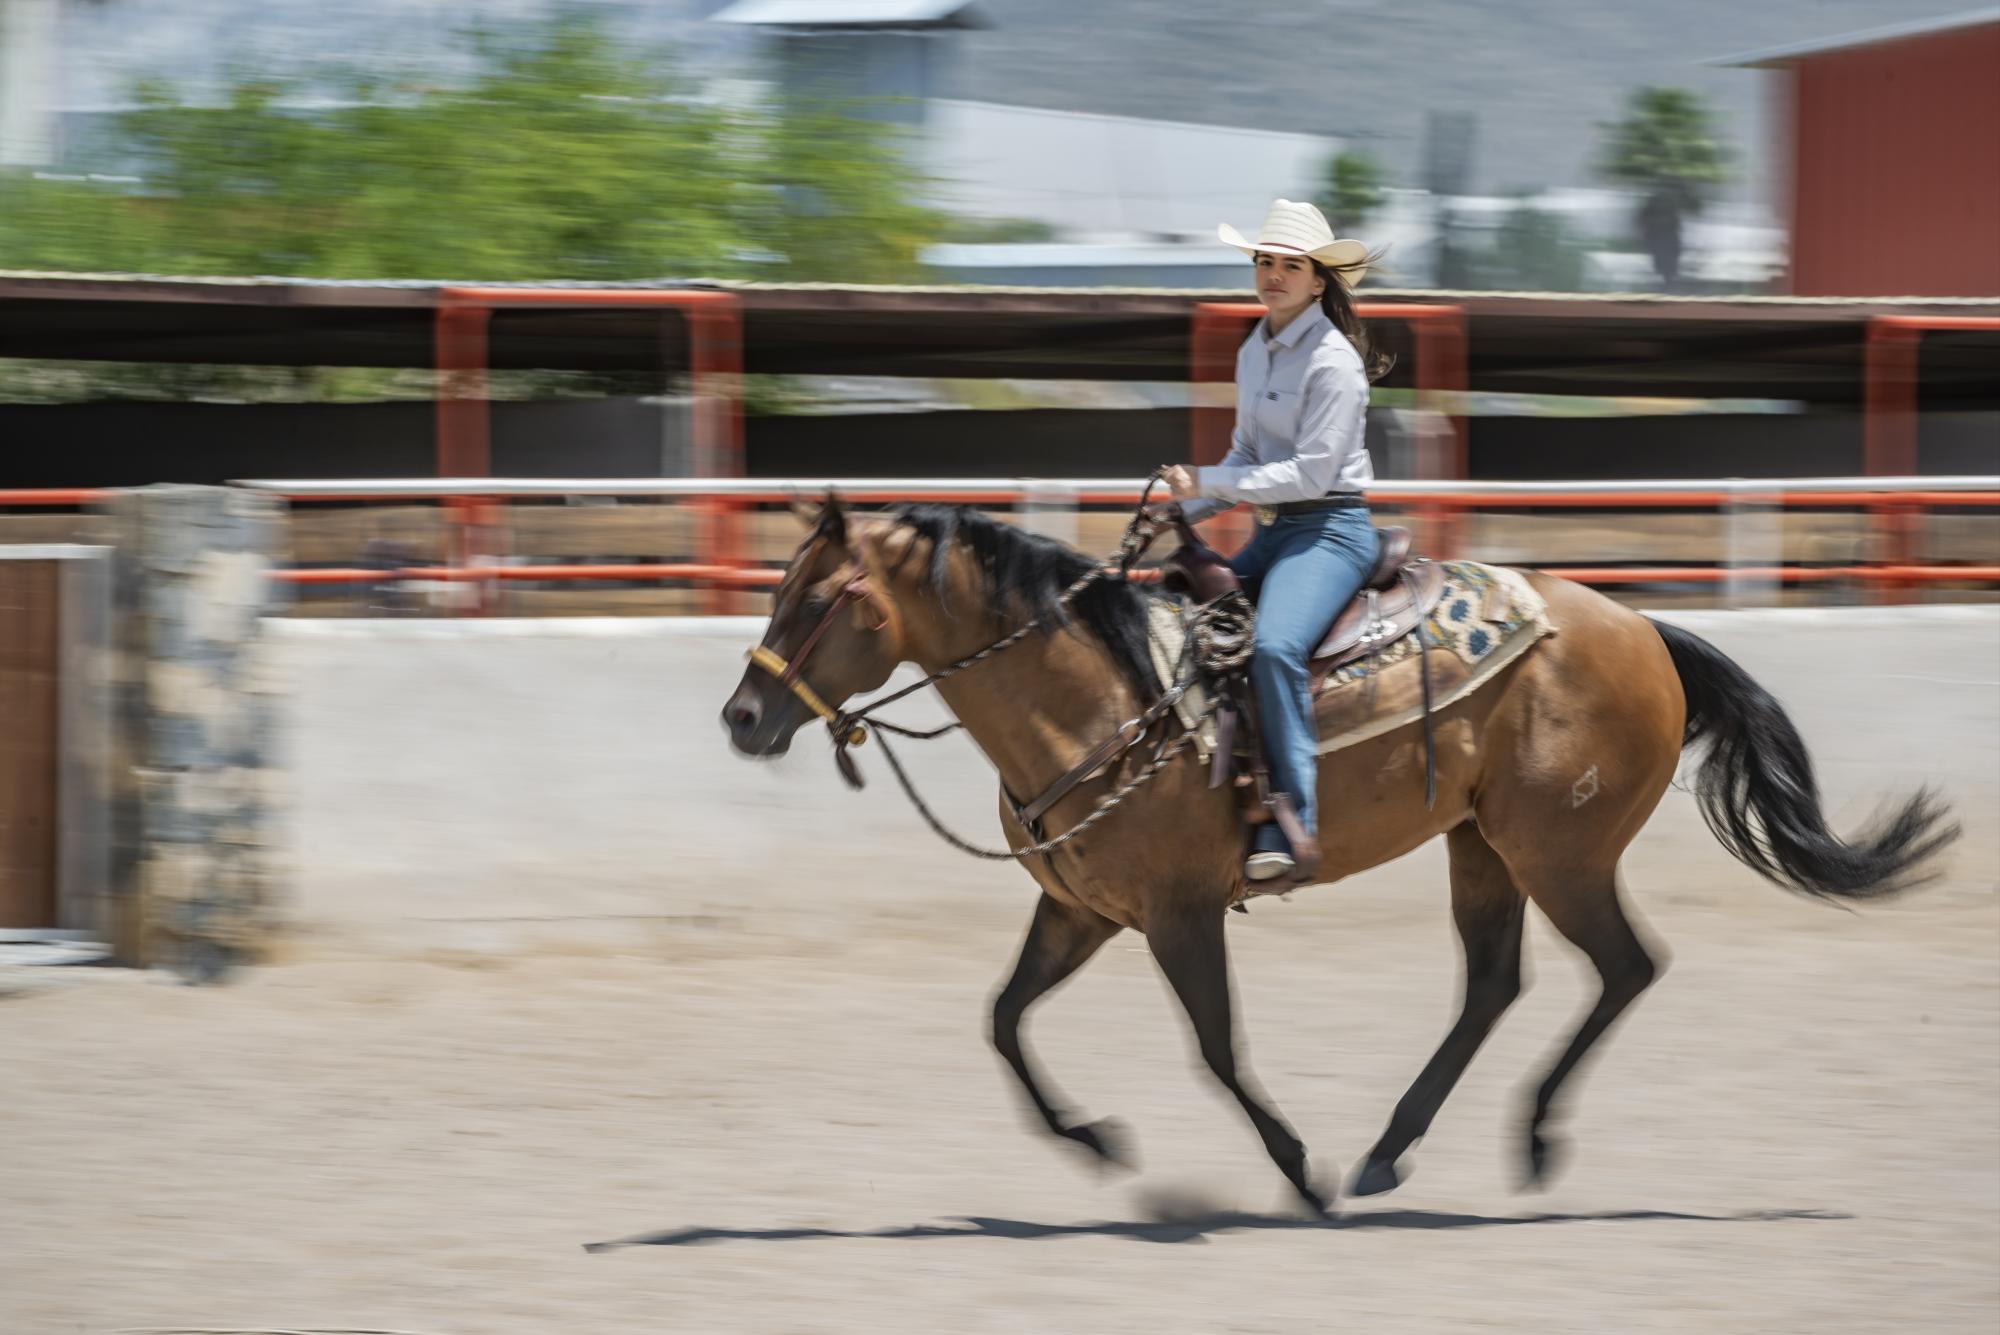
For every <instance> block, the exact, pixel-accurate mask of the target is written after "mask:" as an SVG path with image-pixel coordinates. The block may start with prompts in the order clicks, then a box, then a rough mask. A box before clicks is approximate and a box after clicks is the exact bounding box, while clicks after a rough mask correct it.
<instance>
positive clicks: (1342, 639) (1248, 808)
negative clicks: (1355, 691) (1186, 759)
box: [1162, 518, 1444, 909]
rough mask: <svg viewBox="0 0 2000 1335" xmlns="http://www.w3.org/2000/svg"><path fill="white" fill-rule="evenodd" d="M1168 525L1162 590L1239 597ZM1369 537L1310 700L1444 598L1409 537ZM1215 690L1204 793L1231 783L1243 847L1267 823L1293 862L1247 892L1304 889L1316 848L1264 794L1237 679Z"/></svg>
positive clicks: (1224, 569) (1387, 533)
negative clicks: (1217, 704)
mask: <svg viewBox="0 0 2000 1335" xmlns="http://www.w3.org/2000/svg"><path fill="white" fill-rule="evenodd" d="M1173 526H1174V528H1175V530H1176V532H1177V533H1178V534H1179V536H1180V543H1181V545H1180V548H1179V550H1177V551H1175V552H1174V553H1173V554H1172V555H1171V556H1169V557H1168V558H1167V559H1166V561H1165V562H1164V563H1163V566H1162V569H1163V574H1164V576H1165V581H1166V586H1167V587H1168V588H1169V589H1172V590H1175V591H1179V592H1184V593H1186V594H1188V595H1189V596H1190V597H1192V598H1194V599H1195V600H1196V601H1198V602H1202V603H1210V602H1213V601H1215V600H1216V599H1217V598H1221V597H1224V596H1226V595H1228V594H1232V593H1238V592H1240V591H1241V588H1242V586H1241V584H1240V582H1239V581H1238V580H1237V578H1236V572H1235V571H1233V570H1231V569H1230V568H1229V566H1228V564H1227V563H1226V562H1224V560H1223V559H1222V557H1221V556H1220V555H1218V554H1217V553H1216V551H1215V550H1214V549H1213V548H1211V547H1210V546H1209V545H1208V544H1207V543H1205V542H1203V541H1202V540H1201V538H1200V537H1199V536H1197V535H1196V534H1195V532H1194V529H1193V527H1192V526H1191V525H1189V524H1188V523H1186V522H1185V521H1183V520H1181V519H1179V518H1176V519H1174V520H1173ZM1376 532H1377V534H1378V540H1377V543H1376V552H1375V564H1374V566H1373V567H1372V568H1370V570H1369V572H1368V578H1367V579H1366V580H1364V581H1363V583H1362V586H1361V590H1360V591H1359V592H1358V593H1357V594H1355V596H1354V598H1353V600H1352V601H1350V602H1349V603H1348V605H1347V606H1346V607H1345V608H1343V609H1342V610H1341V612H1340V615H1339V616H1337V617H1335V618H1334V622H1333V625H1332V627H1331V628H1330V629H1329V630H1328V631H1327V633H1326V636H1325V637H1324V638H1323V639H1322V640H1321V641H1320V645H1319V648H1317V649H1315V650H1314V651H1313V655H1312V658H1311V660H1310V662H1309V663H1308V665H1307V671H1308V673H1309V674H1310V678H1311V681H1312V688H1313V690H1314V692H1315V693H1316V692H1317V691H1318V690H1319V688H1320V684H1321V683H1322V682H1323V681H1325V680H1326V678H1327V676H1328V675H1330V674H1331V673H1333V672H1334V671H1336V670H1338V669H1339V668H1341V667H1344V666H1345V665H1347V664H1349V663H1353V662H1356V661H1358V660H1360V659H1364V658H1366V657H1368V656H1369V655H1370V654H1374V653H1376V652H1379V651H1380V650H1382V649H1386V648H1387V647H1388V646H1389V645H1391V644H1393V643H1395V642H1396V641H1397V640H1399V639H1401V638H1402V637H1403V636H1405V635H1408V634H1410V633H1412V632H1413V631H1418V630H1419V627H1420V626H1421V625H1422V623H1423V620H1424V618H1426V617H1428V616H1429V615H1430V614H1431V611H1432V609H1434V608H1435V607H1436V606H1437V605H1438V602H1439V600H1440V599H1441V598H1442V597H1443V596H1444V568H1443V567H1442V566H1440V565H1438V564H1437V563H1436V562H1434V561H1430V560H1428V559H1425V558H1421V557H1419V558H1414V559H1413V558H1412V557H1411V555H1410V530H1408V529H1407V528H1401V527H1395V526H1391V527H1384V528H1379V529H1377V530H1376ZM1423 684H1424V802H1425V804H1426V805H1429V804H1430V803H1431V802H1432V801H1433V800H1434V798H1435V794H1436V784H1437V773H1436V759H1435V750H1434V745H1433V741H1432V736H1431V719H1430V674H1429V670H1428V667H1427V666H1426V669H1425V671H1424V674H1423ZM1220 685H1221V686H1222V689H1223V694H1224V696H1225V704H1224V707H1223V708H1222V709H1221V710H1219V711H1218V714H1217V745H1216V752H1215V756H1214V761H1213V766H1212V770H1211V776H1210V780H1209V783H1210V786H1211V787H1217V786H1220V785H1221V784H1222V783H1224V782H1228V781H1231V780H1232V779H1233V781H1234V786H1235V787H1236V789H1237V793H1238V798H1239V802H1240V803H1241V810H1242V815H1243V820H1244V829H1245V836H1246V840H1247V837H1248V831H1249V828H1250V827H1251V826H1253V825H1256V824H1260V823H1262V822H1264V821H1267V820H1275V821H1277V822H1278V824H1279V825H1280V826H1281V827H1283V828H1284V830H1285V836H1286V839H1287V840H1288V841H1289V842H1290V844H1291V846H1292V850H1293V855H1294V857H1295V859H1296V860H1297V867H1296V869H1295V871H1294V873H1293V876H1292V878H1291V879H1290V880H1289V881H1277V882H1263V883H1259V884H1258V885H1257V886H1256V887H1253V888H1252V889H1251V891H1250V893H1252V894H1268V893H1274V892H1282V891H1284V890H1285V889H1287V888H1289V887H1290V886H1294V885H1300V884H1305V883H1306V882H1308V881H1309V880H1310V879H1311V878H1312V876H1313V875H1314V874H1315V872H1316V869H1317V866H1318V863H1319V848H1318V845H1317V844H1316V843H1315V842H1314V841H1313V840H1312V838H1311V836H1310V835H1308V834H1306V833H1305V831H1304V830H1303V828H1302V827H1301V826H1300V824H1299V821H1298V818H1297V815H1296V813H1295V812H1294V810H1293V808H1292V804H1291V799H1290V797H1289V796H1288V795H1286V794H1284V793H1280V792H1275V791H1274V790H1273V789H1272V788H1271V785H1270V781H1269V772H1268V770H1267V769H1266V767H1265V765H1264V760H1263V748H1262V744H1261V741H1260V739H1259V738H1258V736H1257V733H1258V727H1257V717H1256V709H1255V701H1254V699H1251V698H1250V697H1249V696H1248V692H1247V690H1246V689H1245V688H1244V685H1243V682H1242V679H1241V678H1240V677H1238V678H1235V679H1234V680H1233V685H1232V684H1231V683H1229V682H1225V683H1220ZM1239 717H1241V718H1242V720H1243V723H1244V724H1245V726H1244V727H1243V728H1241V729H1240V730H1239V729H1238V728H1237V726H1236V720H1237V719H1238V718H1239ZM1246 771H1247V772H1246ZM1232 907H1234V908H1237V909H1242V908H1243V905H1242V904H1241V903H1240V902H1239V903H1237V904H1235V905H1233V906H1232Z"/></svg>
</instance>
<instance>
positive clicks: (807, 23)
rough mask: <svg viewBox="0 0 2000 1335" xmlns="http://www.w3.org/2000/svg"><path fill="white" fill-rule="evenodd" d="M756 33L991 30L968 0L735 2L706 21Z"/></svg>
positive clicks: (989, 24) (979, 11)
mask: <svg viewBox="0 0 2000 1335" xmlns="http://www.w3.org/2000/svg"><path fill="white" fill-rule="evenodd" d="M709 17H710V18H711V19H712V20H713V21H714V22H716V23H738V24H743V25H745V26H747V27H759V28H990V27H992V26H993V24H992V21H991V20H990V19H988V18H987V17H986V15H985V14H984V13H983V12H982V11H981V10H980V9H979V7H978V6H976V5H974V4H973V3H972V0H737V3H735V4H733V5H730V6H729V7H728V8H727V9H723V10H721V11H719V12H717V13H715V14H711V15H710V16H709Z"/></svg>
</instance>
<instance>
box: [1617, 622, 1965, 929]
mask: <svg viewBox="0 0 2000 1335" xmlns="http://www.w3.org/2000/svg"><path fill="white" fill-rule="evenodd" d="M1653 625H1654V627H1655V628H1656V629H1657V630H1658V631H1659V632H1660V638H1661V639H1663V640H1665V641H1666V642H1667V652H1668V653H1669V654H1671V655H1673V659H1674V670H1675V671H1676V672H1678V673H1679V674H1680V678H1681V690H1682V691H1684V692H1685V693H1686V695H1687V731H1686V734H1685V735H1684V736H1683V738H1682V741H1681V744H1682V745H1683V746H1693V745H1694V744H1695V743H1696V742H1701V741H1706V742H1707V743H1708V754H1707V755H1706V756H1704V757H1703V758H1702V761H1701V768H1700V770H1699V771H1698V772H1697V774H1696V776H1695V797H1696V799H1697V800H1698V801H1699V802H1700V803H1701V814H1702V817H1703V819H1705V820H1706V821H1707V822H1708V828H1709V829H1711V830H1713V831H1715V837H1716V838H1717V839H1720V840H1721V841H1722V845H1723V847H1724V848H1727V849H1728V850H1729V851H1730V852H1731V853H1733V854H1735V855H1736V858H1737V860H1738V861H1740V862H1742V863H1743V864H1744V865H1745V866H1747V867H1749V868H1751V869H1752V870H1754V871H1756V872H1757V873H1759V874H1760V875H1762V876H1765V877H1768V878H1769V879H1770V880H1773V881H1775V882H1777V883H1778V884H1779V885H1782V886H1784V887H1786V888H1787V889H1790V890H1796V891H1799V892H1800V893H1801V894H1807V895H1816V896H1818V897H1820V898H1822V899H1873V898H1876V897H1878V896H1881V895H1889V894H1894V893H1895V892H1897V891H1898V890H1905V889H1908V888H1909V887H1910V886H1912V885H1915V884H1918V883H1920V882H1921V881H1923V880H1927V879H1929V876H1928V874H1927V873H1926V871H1925V868H1924V865H1923V864H1924V863H1925V862H1926V861H1927V860H1928V859H1929V858H1930V857H1931V856H1932V855H1933V854H1935V853H1937V852H1938V851H1939V850H1940V849H1942V848H1943V847H1944V846H1945V845H1946V844H1949V843H1950V842H1951V841H1952V840H1953V839H1956V838H1957V837H1958V826H1957V824H1956V823H1947V822H1946V821H1945V815H1946V812H1945V806H1944V804H1943V802H1941V801H1940V800H1939V799H1938V797H1937V795H1936V794H1935V793H1933V792H1932V791H1931V790H1930V789H1928V788H1926V789H1923V790H1921V791H1919V792H1918V793H1917V794H1916V796H1914V797H1912V798H1910V799H1909V800H1908V801H1907V802H1905V803H1903V804H1902V805H1901V806H1900V807H1898V808H1896V809H1895V810H1894V811H1892V812H1890V813H1889V815H1888V817H1887V818H1886V819H1885V820H1883V821H1882V822H1881V823H1880V824H1879V825H1878V826H1877V827H1876V828H1875V829H1874V830H1873V831H1871V832H1869V833H1867V834H1864V835H1862V836H1860V837H1858V838H1857V839H1856V840H1855V841H1854V842H1853V843H1847V842H1845V841H1843V840H1842V839H1841V838H1840V836H1838V835H1836V834H1835V833H1834V832H1833V831H1832V830H1830V829H1828V828H1827V825H1826V815H1825V813H1824V812H1822V811H1821V810H1820V804H1819V785H1818V783H1817V782H1816V781H1815V780H1814V778H1813V768H1812V757H1810V756H1808V755H1807V754H1806V744H1805V742H1804V741H1802V740H1801V739H1800V737H1799V730H1798V729H1797V728H1795V727H1793V726H1792V721H1791V719H1789V718H1787V717H1786V716H1785V711H1784V709H1783V708H1782V707H1780V706H1779V704H1778V702H1777V701H1776V700H1774V699H1772V698H1771V693H1770V692H1769V691H1766V690H1765V689H1764V688H1763V687H1761V686H1759V685H1758V684H1757V683H1756V682H1755V681H1753V680H1752V679H1751V677H1750V674H1749V673H1747V672H1745V671H1744V670H1743V669H1742V668H1741V667H1739V666H1737V664H1736V663H1735V662H1734V661H1732V660H1731V659H1730V658H1729V657H1728V656H1727V655H1725V654H1724V653H1722V651H1721V650H1719V649H1717V648H1716V647H1715V646H1714V645H1712V644H1709V643H1708V642H1707V641H1706V640H1703V639H1700V638H1699V637H1697V636H1694V635H1690V634H1688V632H1686V631H1684V630H1682V629H1680V628H1679V627H1677V626H1669V625H1666V624H1665V623H1663V622H1658V621H1656V622H1654V623H1653Z"/></svg>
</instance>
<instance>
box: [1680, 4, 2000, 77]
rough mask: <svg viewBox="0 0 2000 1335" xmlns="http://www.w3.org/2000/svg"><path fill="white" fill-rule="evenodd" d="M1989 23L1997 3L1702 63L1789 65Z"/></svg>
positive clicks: (1998, 18) (1998, 12) (1995, 19)
mask: <svg viewBox="0 0 2000 1335" xmlns="http://www.w3.org/2000/svg"><path fill="white" fill-rule="evenodd" d="M1989 23H2000V7H1995V8H1991V9H1968V10H1965V11H1964V12H1962V13H1958V14H1946V15H1943V16H1941V17H1938V18H1928V19H1917V20H1914V21H1912V22H1909V23H1893V24H1890V25H1889V26H1888V27H1885V28H1866V29H1863V30H1862V31H1860V32H1851V33H1847V34H1845V35H1843V36H1839V37H1821V38H1818V39H1816V40H1813V41H1809V42H1793V43H1790V44H1789V45H1786V46H1773V47H1767V48H1765V49H1764V50H1761V51H1745V52H1743V53H1741V54H1739V55H1733V56H1717V57H1716V58H1715V59H1713V60H1704V61H1702V62H1701V63H1702V64H1704V65H1723V66H1737V67H1740V68H1744V69H1775V68H1777V67H1780V66H1783V65H1789V64H1791V63H1792V62H1793V61H1795V60H1800V59H1803V58H1804V57H1806V56H1817V55H1823V54H1825V53H1827V52H1831V51H1847V50H1851V49H1853V48H1854V47H1858V46H1879V45H1881V44H1882V43H1884V42H1900V41H1902V40H1903V39H1905V38H1908V37H1928V36H1931V35H1932V34H1934V33H1941V32H1956V31H1957V30H1959V29H1961V28H1983V27H1985V26H1986V25H1987V24H1989Z"/></svg>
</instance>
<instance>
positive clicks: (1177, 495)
mask: <svg viewBox="0 0 2000 1335" xmlns="http://www.w3.org/2000/svg"><path fill="white" fill-rule="evenodd" d="M1161 480H1162V481H1164V482H1165V483H1166V484H1167V490H1168V491H1170V492H1172V493H1173V494H1174V499H1175V500H1177V501H1191V500H1194V499H1195V498H1196V497H1198V496H1200V495H1201V486H1200V484H1199V483H1197V482H1196V481H1195V477H1194V470H1193V469H1192V468H1188V467H1186V466H1184V465H1182V464H1175V465H1174V466H1173V467H1172V468H1169V469H1168V470H1167V471H1166V475H1165V477H1163V478H1162V479H1161Z"/></svg>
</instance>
